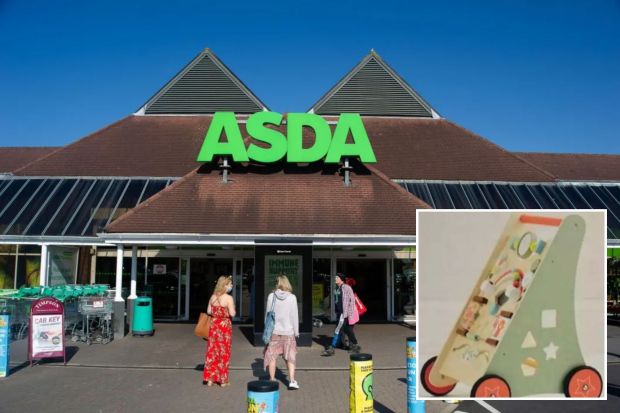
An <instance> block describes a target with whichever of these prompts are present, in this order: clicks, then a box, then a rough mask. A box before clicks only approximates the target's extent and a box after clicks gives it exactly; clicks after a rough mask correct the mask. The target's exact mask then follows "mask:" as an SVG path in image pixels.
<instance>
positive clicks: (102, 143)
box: [15, 116, 553, 182]
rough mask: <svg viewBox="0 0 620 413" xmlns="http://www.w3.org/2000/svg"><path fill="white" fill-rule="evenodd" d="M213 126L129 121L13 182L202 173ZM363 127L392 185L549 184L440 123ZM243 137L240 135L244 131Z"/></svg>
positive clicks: (193, 120) (392, 121)
mask: <svg viewBox="0 0 620 413" xmlns="http://www.w3.org/2000/svg"><path fill="white" fill-rule="evenodd" d="M211 119H212V118H211V116H129V117H126V118H124V119H122V120H120V121H118V122H116V123H114V124H112V125H110V126H108V127H106V128H104V129H102V130H100V131H97V132H95V133H93V134H91V135H89V136H87V137H85V138H82V139H80V140H78V141H76V142H74V143H72V144H70V145H67V146H65V147H64V148H62V150H59V151H57V152H55V153H53V154H52V155H50V156H48V157H46V158H45V159H42V160H40V161H38V162H36V163H33V164H30V165H28V166H26V167H24V168H22V169H18V170H16V171H15V174H18V175H29V176H166V177H168V176H177V177H180V176H183V175H185V174H187V173H188V172H189V171H191V170H193V169H195V168H196V167H198V166H199V164H198V163H197V162H196V158H197V156H198V152H199V150H200V146H201V145H202V142H203V140H204V136H205V134H206V131H207V129H208V127H209V124H210V122H211ZM363 119H364V124H365V126H366V129H367V132H368V135H369V138H370V140H371V142H372V146H373V149H374V151H375V154H376V156H377V161H378V163H377V164H376V165H375V166H376V167H377V169H379V170H381V171H383V172H384V173H386V174H387V175H388V176H389V177H390V178H392V179H458V180H498V181H528V182H532V181H535V182H541V181H550V180H553V177H552V176H551V175H550V174H548V173H545V172H544V171H542V170H541V169H539V168H537V167H535V166H533V165H532V164H530V163H528V162H527V161H525V160H523V159H521V158H520V157H518V156H516V155H514V154H512V153H510V152H508V151H506V150H504V149H502V148H501V147H499V146H497V145H495V144H493V143H492V142H490V141H488V140H486V139H484V138H481V137H480V136H478V135H475V134H473V133H471V132H469V131H467V130H465V129H463V128H462V127H460V126H458V125H456V124H454V123H452V122H449V121H447V120H444V119H415V118H381V117H364V118H363ZM241 129H242V132H244V124H241ZM306 132H307V131H306ZM306 139H307V140H309V139H311V137H310V135H307V137H306Z"/></svg>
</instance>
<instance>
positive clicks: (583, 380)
mask: <svg viewBox="0 0 620 413" xmlns="http://www.w3.org/2000/svg"><path fill="white" fill-rule="evenodd" d="M602 392H603V379H602V378H601V375H600V374H599V373H598V371H596V370H595V369H593V368H592V367H588V366H579V367H575V368H574V369H572V370H571V371H570V372H569V373H568V374H567V375H566V378H565V379H564V394H565V395H566V397H600V396H601V393H602Z"/></svg>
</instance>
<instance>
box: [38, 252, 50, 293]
mask: <svg viewBox="0 0 620 413" xmlns="http://www.w3.org/2000/svg"><path fill="white" fill-rule="evenodd" d="M47 248H48V246H47V244H42V245H41V269H40V270H39V285H40V286H41V287H44V286H46V285H47V267H48V265H47V263H48V249H47Z"/></svg>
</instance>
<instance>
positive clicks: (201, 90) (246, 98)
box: [138, 49, 267, 115]
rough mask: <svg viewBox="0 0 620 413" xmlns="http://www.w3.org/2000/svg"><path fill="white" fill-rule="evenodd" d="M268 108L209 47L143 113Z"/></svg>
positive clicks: (147, 104) (143, 107) (171, 81)
mask: <svg viewBox="0 0 620 413" xmlns="http://www.w3.org/2000/svg"><path fill="white" fill-rule="evenodd" d="M262 110H267V107H266V106H265V105H264V104H263V103H262V102H261V101H260V99H259V98H258V97H257V96H256V95H255V94H254V93H253V92H252V91H251V90H250V89H248V87H247V86H246V85H245V84H243V82H242V81H241V80H240V79H239V78H238V77H237V76H236V75H235V74H234V73H233V72H231V71H230V69H228V67H226V65H224V63H222V61H220V59H218V58H217V56H216V55H215V54H214V53H213V52H212V51H211V50H209V49H205V50H203V51H202V52H200V53H199V54H198V56H196V57H195V58H194V59H193V60H192V61H191V62H190V63H189V64H188V65H187V66H185V67H184V68H183V69H182V70H181V71H180V72H179V73H177V75H176V76H174V77H173V78H172V79H171V80H170V81H169V82H168V83H166V85H164V87H162V88H161V89H160V90H159V91H158V92H157V93H156V94H155V95H154V96H153V97H152V98H150V99H149V100H148V101H147V102H146V103H145V104H144V106H142V108H140V109H139V110H138V113H139V114H147V115H161V114H212V113H215V112H217V111H230V112H235V113H254V112H260V111H262Z"/></svg>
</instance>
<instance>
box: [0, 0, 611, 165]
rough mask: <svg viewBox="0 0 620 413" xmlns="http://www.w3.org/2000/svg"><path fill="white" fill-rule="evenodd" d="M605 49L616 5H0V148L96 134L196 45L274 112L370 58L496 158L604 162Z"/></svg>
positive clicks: (309, 98) (305, 104)
mask: <svg viewBox="0 0 620 413" xmlns="http://www.w3.org/2000/svg"><path fill="white" fill-rule="evenodd" d="M261 4H268V5H269V6H268V7H267V6H262V5H261ZM293 4H294V6H293ZM618 39H620V1H619V0H609V1H604V0H595V1H591V2H584V1H523V0H521V1H467V2H463V1H430V2H429V1H402V2H399V1H382V2H376V1H374V2H365V1H361V0H358V1H331V2H321V1H300V2H291V1H284V2H278V1H269V2H262V3H260V2H256V1H253V2H249V3H248V4H243V2H240V1H226V2H219V1H218V2H211V1H204V0H203V1H196V2H184V1H176V2H161V3H157V2H154V1H151V2H146V1H145V2H141V1H130V2H127V1H126V2H115V1H107V2H100V3H99V4H90V2H84V1H79V2H69V1H65V2H62V1H55V2H50V1H27V2H26V1H3V0H0V50H1V52H0V76H1V78H2V88H1V90H2V92H1V93H0V146H40V145H64V144H67V143H70V142H72V141H74V140H76V139H78V138H79V137H81V136H84V135H86V134H87V133H90V132H93V131H95V130H97V129H100V128H102V127H104V126H105V125H107V124H109V123H111V122H113V121H115V120H118V119H119V118H121V117H124V116H126V115H128V114H130V113H132V112H134V111H135V110H136V109H137V108H138V107H140V106H141V105H142V104H143V103H144V102H145V101H146V100H147V99H148V98H149V97H150V96H151V95H152V94H153V93H155V92H156V91H157V90H158V89H159V87H161V86H162V85H163V84H164V83H165V82H166V81H167V80H169V79H170V78H171V77H172V76H173V75H174V74H175V73H176V72H177V71H178V70H179V69H181V68H182V67H183V66H184V65H185V64H186V63H187V62H188V61H190V60H191V59H192V58H193V57H194V56H195V55H196V54H197V53H198V52H199V51H200V50H202V49H203V48H205V47H210V48H211V49H212V50H213V51H214V52H215V53H216V54H217V55H218V56H219V57H220V59H222V60H223V61H224V62H225V63H226V64H227V65H228V67H229V68H231V69H232V70H233V72H235V73H236V74H237V75H238V76H239V77H240V78H241V79H242V80H243V81H244V82H245V83H246V84H247V85H248V86H249V87H250V89H252V90H253V91H254V92H255V93H256V94H257V95H258V96H259V97H260V98H261V99H262V100H263V101H264V102H265V103H266V104H267V105H268V106H269V107H270V108H271V109H272V110H276V111H281V112H294V111H305V110H307V109H308V108H309V107H310V106H311V105H312V103H314V101H315V100H317V99H318V98H319V97H320V96H321V95H322V94H323V93H324V92H325V91H326V90H327V89H329V88H330V87H331V86H332V85H333V84H334V83H335V82H337V81H338V80H339V79H340V78H341V77H342V76H343V75H344V74H345V73H346V72H347V71H348V70H350V69H351V68H352V67H353V66H355V64H357V62H358V61H359V60H360V59H361V58H362V57H364V55H365V54H367V53H368V51H369V50H370V48H374V49H375V50H377V52H378V53H379V54H380V55H381V56H382V57H383V58H384V59H385V60H386V61H387V62H388V63H389V64H390V65H391V66H392V67H393V68H394V69H395V70H396V71H397V72H399V73H400V74H401V75H402V76H403V77H404V78H405V79H406V80H407V81H408V82H409V83H410V84H411V85H412V86H413V87H414V88H415V89H416V90H417V91H418V92H419V93H420V94H421V95H422V96H423V97H424V98H425V99H426V100H427V101H428V102H430V103H431V105H433V106H434V107H435V109H436V110H437V111H438V112H439V113H440V114H441V115H443V116H444V117H446V118H448V119H450V120H452V121H454V122H456V123H458V124H460V125H462V126H464V127H466V128H468V129H470V130H472V131H474V132H476V133H478V134H480V135H482V136H484V137H486V138H488V139H490V140H492V141H494V142H496V143H498V144H500V145H502V146H504V147H506V148H507V149H509V150H515V151H548V152H588V153H616V154H617V153H620V133H619V131H620V75H619V74H620V41H619V40H618Z"/></svg>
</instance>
